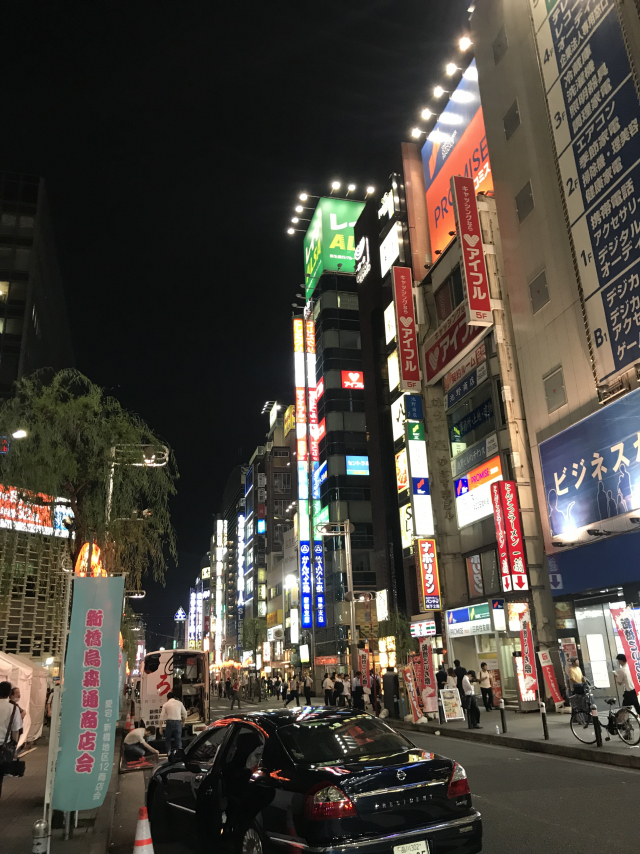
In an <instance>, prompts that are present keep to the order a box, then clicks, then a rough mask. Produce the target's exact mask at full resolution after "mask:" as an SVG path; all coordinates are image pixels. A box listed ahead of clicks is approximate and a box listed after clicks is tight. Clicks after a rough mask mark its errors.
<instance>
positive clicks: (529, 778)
mask: <svg viewBox="0 0 640 854" xmlns="http://www.w3.org/2000/svg"><path fill="white" fill-rule="evenodd" d="M403 734H405V733H403ZM409 737H410V738H411V740H412V741H414V742H415V744H416V745H418V746H419V747H423V748H425V749H426V750H429V751H430V752H434V753H441V754H444V755H445V756H449V757H451V758H452V759H455V760H457V761H458V762H460V763H461V764H462V765H463V766H464V767H465V769H466V771H467V774H468V776H469V781H470V785H471V791H472V793H473V797H474V806H475V807H476V809H478V810H479V811H480V812H481V813H482V818H483V827H484V845H483V851H484V852H487V854H591V852H599V851H612V852H615V854H637V852H638V850H639V843H638V819H639V816H638V813H639V812H640V771H635V770H627V769H623V768H614V767H611V766H607V765H598V764H595V763H590V762H578V761H575V760H572V759H564V758H562V757H555V756H543V755H540V754H535V753H525V752H524V751H520V750H511V749H509V748H505V747H494V746H493V745H484V744H470V743H468V742H466V741H458V740H456V739H450V738H439V737H438V736H430V735H421V734H418V733H411V734H410V736H409ZM155 852H156V854H191V852H190V850H189V849H188V848H187V847H186V846H184V845H181V844H179V843H173V844H171V845H156V846H155Z"/></svg>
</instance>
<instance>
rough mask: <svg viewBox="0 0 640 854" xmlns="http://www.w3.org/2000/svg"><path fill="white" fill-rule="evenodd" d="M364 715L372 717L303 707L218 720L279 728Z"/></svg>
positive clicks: (347, 710) (255, 712)
mask: <svg viewBox="0 0 640 854" xmlns="http://www.w3.org/2000/svg"><path fill="white" fill-rule="evenodd" d="M365 715H366V717H371V718H372V717H373V715H369V714H368V713H366V712H361V711H358V710H357V709H356V710H354V709H346V708H345V709H341V708H333V709H332V708H327V707H325V706H303V707H299V708H292V709H256V710H255V711H250V712H240V713H238V714H231V715H225V716H224V717H222V718H219V720H220V721H223V720H236V721H239V720H246V721H255V722H256V723H268V724H271V726H274V727H276V728H280V727H283V726H287V725H290V724H293V723H296V722H298V721H301V720H304V721H308V720H316V721H317V720H330V721H331V720H332V721H341V720H349V719H351V718H361V717H363V716H365Z"/></svg>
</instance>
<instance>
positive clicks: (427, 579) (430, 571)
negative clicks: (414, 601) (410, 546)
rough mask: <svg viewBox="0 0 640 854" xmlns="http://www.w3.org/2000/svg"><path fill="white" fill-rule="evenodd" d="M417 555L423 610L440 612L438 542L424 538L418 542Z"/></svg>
mask: <svg viewBox="0 0 640 854" xmlns="http://www.w3.org/2000/svg"><path fill="white" fill-rule="evenodd" d="M415 554H416V563H417V569H418V581H419V590H420V593H421V599H422V601H421V602H420V605H421V607H422V610H423V611H439V610H440V608H441V597H440V578H439V576H438V557H437V554H436V541H435V540H432V539H422V538H421V539H418V540H416V550H415Z"/></svg>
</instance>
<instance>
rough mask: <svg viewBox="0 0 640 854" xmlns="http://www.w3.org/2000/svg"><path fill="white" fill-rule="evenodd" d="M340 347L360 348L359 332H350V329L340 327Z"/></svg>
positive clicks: (347, 348)
mask: <svg viewBox="0 0 640 854" xmlns="http://www.w3.org/2000/svg"><path fill="white" fill-rule="evenodd" d="M339 336H340V347H341V348H342V349H344V350H359V349H360V346H361V345H360V333H359V332H351V331H350V330H346V329H341V330H340V332H339Z"/></svg>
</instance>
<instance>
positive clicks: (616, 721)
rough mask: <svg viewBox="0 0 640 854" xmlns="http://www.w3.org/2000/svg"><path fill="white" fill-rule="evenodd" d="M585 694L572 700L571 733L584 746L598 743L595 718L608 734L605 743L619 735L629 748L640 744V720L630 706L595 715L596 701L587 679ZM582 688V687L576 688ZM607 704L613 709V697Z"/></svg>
mask: <svg viewBox="0 0 640 854" xmlns="http://www.w3.org/2000/svg"><path fill="white" fill-rule="evenodd" d="M583 686H584V693H576V694H573V696H572V697H571V698H570V703H571V721H570V725H571V732H572V733H573V734H574V735H575V737H576V738H577V739H578V741H581V742H582V743H583V744H594V743H595V742H596V731H595V725H594V718H597V719H598V721H599V723H600V726H601V727H602V731H603V732H606V733H607V734H606V735H605V741H609V740H610V738H611V736H612V735H617V736H618V737H619V738H620V739H622V741H623V742H624V743H625V744H626V745H627V746H628V747H633V746H634V745H636V744H638V743H639V742H640V720H638V716H637V715H636V713H635V712H634V711H633V710H632V709H631V708H630V707H629V706H621V707H620V708H617V709H614V708H609V712H608V714H607V715H606V716H605V715H594V714H592V708H595V699H594V696H593V691H592V688H591V684H590V683H589V682H588V681H587V680H586V679H585V681H584V683H583ZM575 687H578V688H579V687H581V686H575ZM605 702H606V703H607V704H608V705H609V706H610V707H611V706H613V705H614V704H615V702H616V701H615V699H613V697H607V699H606V700H605Z"/></svg>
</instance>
